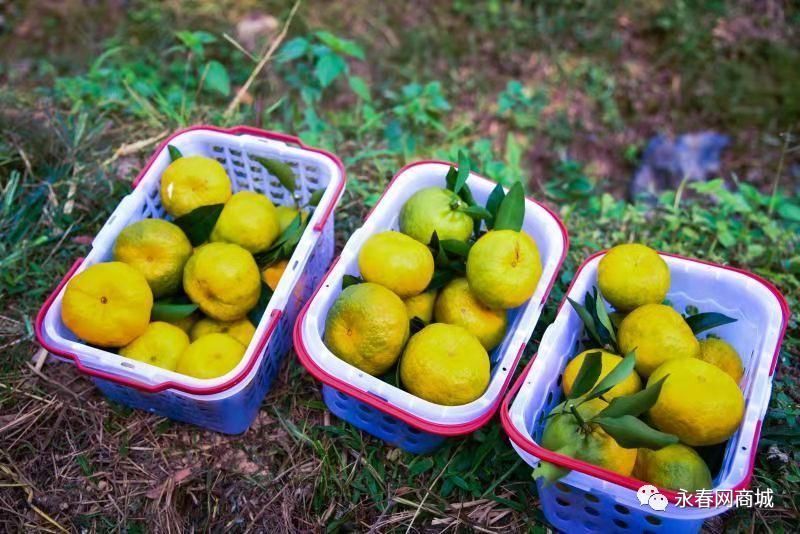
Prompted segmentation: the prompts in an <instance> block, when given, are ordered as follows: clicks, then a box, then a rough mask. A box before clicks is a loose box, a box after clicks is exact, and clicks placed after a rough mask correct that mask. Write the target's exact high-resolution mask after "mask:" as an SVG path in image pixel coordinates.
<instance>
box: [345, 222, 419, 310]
mask: <svg viewBox="0 0 800 534" xmlns="http://www.w3.org/2000/svg"><path fill="white" fill-rule="evenodd" d="M358 268H359V270H360V271H361V276H362V277H363V278H364V280H366V281H367V282H374V283H376V284H380V285H382V286H384V287H386V288H388V289H390V290H392V291H394V293H396V294H397V296H399V297H400V298H401V299H404V298H408V297H413V296H414V295H419V294H420V293H422V292H423V291H424V290H425V288H426V287H428V284H429V283H430V282H431V278H433V254H431V251H430V250H429V249H428V247H426V246H425V245H423V244H422V243H420V242H419V241H414V240H413V239H411V238H410V237H408V236H407V235H405V234H401V233H400V232H393V231H391V230H390V231H387V232H381V233H379V234H375V235H373V236H370V238H369V239H367V241H366V243H364V245H363V246H362V247H361V250H360V251H359V253H358Z"/></svg>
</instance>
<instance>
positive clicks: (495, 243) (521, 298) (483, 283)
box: [467, 230, 542, 309]
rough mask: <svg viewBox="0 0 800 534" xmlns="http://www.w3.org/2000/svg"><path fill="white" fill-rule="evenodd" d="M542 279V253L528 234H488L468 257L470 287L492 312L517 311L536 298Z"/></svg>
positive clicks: (505, 232) (506, 232) (472, 249)
mask: <svg viewBox="0 0 800 534" xmlns="http://www.w3.org/2000/svg"><path fill="white" fill-rule="evenodd" d="M541 276H542V260H541V259H540V257H539V249H538V248H537V247H536V242H534V240H533V239H531V237H530V236H529V235H528V234H526V233H525V232H515V231H514V230H493V231H491V232H487V233H486V234H484V235H483V236H482V237H481V238H480V239H478V241H476V242H475V244H474V245H472V248H471V249H470V251H469V255H468V256H467V280H468V281H469V287H470V289H472V292H473V293H474V294H475V296H476V297H478V299H479V300H480V301H481V302H483V303H484V304H485V305H486V306H488V307H490V308H503V309H508V308H516V307H517V306H519V305H520V304H522V303H523V302H525V301H526V300H528V299H529V298H530V297H531V295H533V292H534V291H535V290H536V284H538V283H539V278H540V277H541Z"/></svg>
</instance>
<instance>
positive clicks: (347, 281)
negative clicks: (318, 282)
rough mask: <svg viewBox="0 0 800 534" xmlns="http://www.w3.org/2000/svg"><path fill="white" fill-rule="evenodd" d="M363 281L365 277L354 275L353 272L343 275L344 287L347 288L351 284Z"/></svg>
mask: <svg viewBox="0 0 800 534" xmlns="http://www.w3.org/2000/svg"><path fill="white" fill-rule="evenodd" d="M363 283H364V279H363V278H359V277H358V276H353V275H352V274H346V275H344V276H343V277H342V289H347V288H348V287H350V286H354V285H356V284H363Z"/></svg>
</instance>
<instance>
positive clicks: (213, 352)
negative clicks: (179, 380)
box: [176, 334, 246, 378]
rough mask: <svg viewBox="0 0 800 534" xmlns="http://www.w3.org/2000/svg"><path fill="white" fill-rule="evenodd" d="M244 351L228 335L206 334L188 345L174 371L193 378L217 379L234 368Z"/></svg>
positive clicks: (241, 346) (240, 345) (242, 346)
mask: <svg viewBox="0 0 800 534" xmlns="http://www.w3.org/2000/svg"><path fill="white" fill-rule="evenodd" d="M245 350H246V347H245V346H244V345H242V344H241V343H239V342H238V341H236V340H235V339H234V338H233V337H232V336H229V335H228V334H208V335H207V336H203V337H201V338H200V339H198V340H197V341H194V342H192V344H191V345H189V347H188V348H187V349H186V350H185V351H184V352H183V354H182V355H181V357H180V359H179V360H178V368H177V369H176V371H177V372H179V373H182V374H184V375H189V376H193V377H195V378H217V377H218V376H222V375H224V374H225V373H227V372H228V371H230V370H231V369H233V368H234V367H236V365H237V364H238V363H239V361H241V359H242V356H244V353H245Z"/></svg>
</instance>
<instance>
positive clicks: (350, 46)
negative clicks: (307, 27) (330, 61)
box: [316, 30, 364, 61]
mask: <svg viewBox="0 0 800 534" xmlns="http://www.w3.org/2000/svg"><path fill="white" fill-rule="evenodd" d="M316 36H317V38H318V39H319V40H320V41H322V42H323V43H324V44H325V45H326V46H327V47H328V48H330V49H331V50H333V51H334V52H337V53H339V54H345V55H348V56H352V57H355V58H358V59H360V60H362V61H363V60H364V50H363V49H362V48H361V47H360V46H359V45H358V44H356V43H355V42H354V41H351V40H349V39H342V38H341V37H337V36H335V35H334V34H332V33H331V32H327V31H324V30H321V31H318V32H316Z"/></svg>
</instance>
